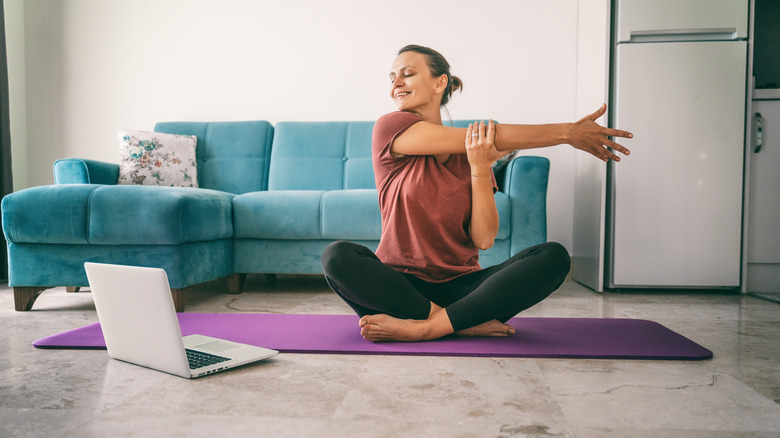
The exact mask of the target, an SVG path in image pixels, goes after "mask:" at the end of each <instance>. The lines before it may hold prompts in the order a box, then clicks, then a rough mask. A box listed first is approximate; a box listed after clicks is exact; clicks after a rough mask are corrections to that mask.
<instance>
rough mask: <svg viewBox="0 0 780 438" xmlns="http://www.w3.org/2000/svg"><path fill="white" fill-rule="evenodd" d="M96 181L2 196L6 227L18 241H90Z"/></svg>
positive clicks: (37, 188) (45, 187) (39, 188)
mask: <svg viewBox="0 0 780 438" xmlns="http://www.w3.org/2000/svg"><path fill="white" fill-rule="evenodd" d="M98 187H101V186H98V185H94V184H63V185H50V186H39V187H31V188H28V189H24V190H19V191H18V192H14V193H11V194H9V195H8V196H6V197H5V198H3V204H2V209H3V231H4V232H5V238H6V239H7V240H8V241H9V242H15V243H61V244H71V243H87V223H88V221H87V218H88V216H89V195H90V194H91V193H92V191H93V190H95V189H96V188H98Z"/></svg>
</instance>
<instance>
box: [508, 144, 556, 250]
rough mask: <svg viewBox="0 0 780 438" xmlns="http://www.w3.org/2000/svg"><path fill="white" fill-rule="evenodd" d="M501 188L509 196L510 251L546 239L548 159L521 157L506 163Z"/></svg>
mask: <svg viewBox="0 0 780 438" xmlns="http://www.w3.org/2000/svg"><path fill="white" fill-rule="evenodd" d="M505 170H506V174H505V175H504V181H503V187H501V191H503V192H504V193H506V194H507V195H508V196H509V200H510V205H511V209H512V213H511V221H512V224H511V231H510V239H511V243H510V253H511V254H512V255H514V254H516V253H518V252H519V251H521V250H523V249H525V248H528V247H529V246H532V245H536V244H539V243H543V242H546V241H547V181H548V176H549V173H550V160H548V159H547V158H544V157H534V156H521V157H517V158H515V159H513V160H512V161H510V162H509V164H507V167H506V169H505Z"/></svg>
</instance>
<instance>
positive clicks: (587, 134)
mask: <svg viewBox="0 0 780 438" xmlns="http://www.w3.org/2000/svg"><path fill="white" fill-rule="evenodd" d="M606 111H607V105H606V104H603V105H601V108H599V109H598V110H597V111H596V112H595V113H593V114H591V115H589V116H587V117H583V118H582V119H581V120H579V121H578V122H576V123H572V124H571V126H570V130H569V132H568V133H567V134H566V143H568V144H570V145H572V146H573V147H575V148H577V149H580V150H583V151H585V152H587V153H589V154H591V155H593V156H594V157H596V158H598V159H600V160H603V161H609V160H610V159H611V160H615V161H620V157H618V156H617V155H615V154H614V153H612V151H610V150H609V149H607V148H612V149H614V150H616V151H618V152H621V153H622V154H624V155H628V154H629V153H630V152H629V150H628V149H626V148H625V147H623V146H621V145H619V144H617V143H615V142H614V141H612V140H610V139H609V138H608V137H624V138H633V137H634V134H632V133H630V132H627V131H621V130H618V129H610V128H605V127H603V126H601V125H599V124H598V123H596V120H597V119H598V118H599V117H601V116H602V115H604V113H605V112H606Z"/></svg>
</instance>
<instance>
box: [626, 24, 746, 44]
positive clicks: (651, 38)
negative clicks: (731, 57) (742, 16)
mask: <svg viewBox="0 0 780 438" xmlns="http://www.w3.org/2000/svg"><path fill="white" fill-rule="evenodd" d="M736 40H738V38H737V28H735V27H723V28H698V29H697V28H692V29H654V30H632V31H631V36H630V39H629V40H628V42H630V43H658V42H669V41H736Z"/></svg>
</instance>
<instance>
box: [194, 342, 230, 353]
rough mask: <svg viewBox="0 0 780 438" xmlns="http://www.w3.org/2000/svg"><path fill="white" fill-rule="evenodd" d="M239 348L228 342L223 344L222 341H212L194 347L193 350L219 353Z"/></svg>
mask: <svg viewBox="0 0 780 438" xmlns="http://www.w3.org/2000/svg"><path fill="white" fill-rule="evenodd" d="M236 347H240V345H236V344H233V343H230V342H224V341H213V342H208V343H206V344H201V345H196V346H195V347H194V348H197V349H199V350H203V351H208V352H211V353H221V352H223V351H227V350H232V349H233V348H236Z"/></svg>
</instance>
